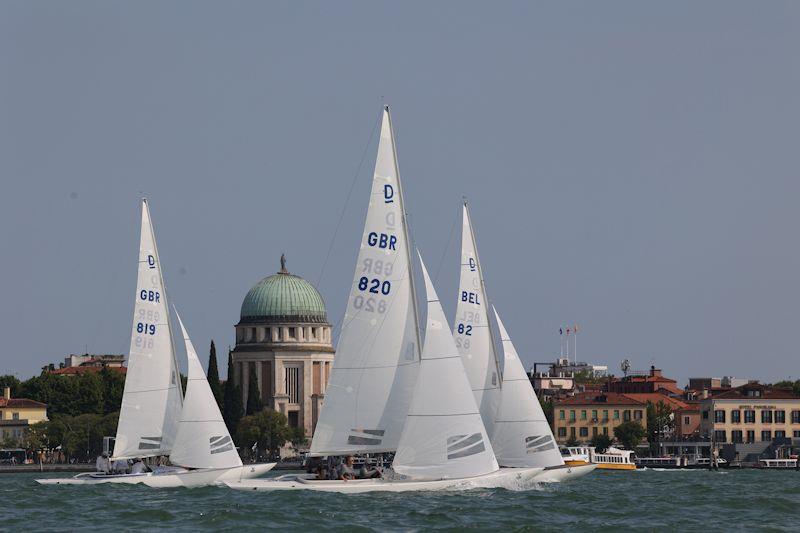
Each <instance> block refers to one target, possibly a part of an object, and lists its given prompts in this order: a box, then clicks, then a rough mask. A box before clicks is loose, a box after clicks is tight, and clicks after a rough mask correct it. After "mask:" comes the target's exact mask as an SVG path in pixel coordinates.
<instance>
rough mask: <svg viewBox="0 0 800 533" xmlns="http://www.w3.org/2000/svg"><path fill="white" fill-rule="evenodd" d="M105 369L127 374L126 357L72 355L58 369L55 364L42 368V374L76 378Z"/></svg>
mask: <svg viewBox="0 0 800 533" xmlns="http://www.w3.org/2000/svg"><path fill="white" fill-rule="evenodd" d="M103 368H110V369H112V370H115V371H117V372H122V373H125V371H126V370H127V368H125V356H124V355H113V354H102V355H95V354H88V353H86V354H82V355H75V354H70V355H68V356H67V357H65V358H64V362H63V363H59V364H58V368H56V366H55V365H54V364H52V363H51V364H49V365H45V366H43V367H42V372H43V373H45V374H56V375H62V376H74V375H78V374H88V373H96V372H100V370H102V369H103Z"/></svg>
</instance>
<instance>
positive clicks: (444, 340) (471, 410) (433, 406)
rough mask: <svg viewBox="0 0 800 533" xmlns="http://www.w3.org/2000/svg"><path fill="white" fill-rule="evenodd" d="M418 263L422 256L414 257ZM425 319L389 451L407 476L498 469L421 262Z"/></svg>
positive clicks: (481, 472) (467, 473)
mask: <svg viewBox="0 0 800 533" xmlns="http://www.w3.org/2000/svg"><path fill="white" fill-rule="evenodd" d="M420 262H422V258H420ZM422 273H423V276H424V277H425V292H426V294H427V300H428V320H427V325H426V327H425V346H424V348H423V350H422V357H421V360H420V366H419V373H418V376H417V385H416V388H415V390H414V398H413V400H412V402H411V408H410V410H409V413H408V418H407V419H406V424H405V428H404V429H403V436H402V438H401V439H400V444H399V446H398V448H397V453H396V454H395V458H394V463H393V465H392V466H393V468H394V470H395V472H397V473H400V474H403V475H407V476H409V477H411V478H413V479H446V478H448V479H449V478H467V477H474V476H480V475H484V474H488V473H490V472H494V471H495V470H497V469H498V466H497V460H496V459H495V457H494V453H493V451H492V444H491V442H490V441H489V437H488V435H487V434H486V428H485V427H484V425H483V421H482V420H481V415H480V412H479V411H478V406H477V405H476V403H475V398H474V396H473V394H472V391H471V389H470V385H469V381H468V380H467V377H466V375H465V374H464V365H463V363H462V362H461V361H462V359H461V356H460V355H459V353H458V350H457V349H456V345H455V341H454V340H453V336H452V335H451V334H450V328H449V326H448V324H447V319H446V318H445V316H444V311H442V306H441V304H440V303H439V298H438V296H437V295H436V291H435V290H434V288H433V284H432V283H431V280H430V277H429V276H428V272H427V271H426V270H425V265H424V264H423V265H422Z"/></svg>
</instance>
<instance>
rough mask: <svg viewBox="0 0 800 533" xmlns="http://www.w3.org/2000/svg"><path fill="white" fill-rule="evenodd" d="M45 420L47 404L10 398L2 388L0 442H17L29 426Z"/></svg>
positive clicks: (26, 399) (9, 390)
mask: <svg viewBox="0 0 800 533" xmlns="http://www.w3.org/2000/svg"><path fill="white" fill-rule="evenodd" d="M46 420H47V404H44V403H42V402H37V401H35V400H29V399H28V398H12V397H11V388H10V387H5V388H3V397H2V398H0V440H9V439H10V440H19V439H21V438H22V437H23V436H24V435H25V432H26V431H27V429H28V427H29V426H30V425H31V424H35V423H37V422H44V421H46Z"/></svg>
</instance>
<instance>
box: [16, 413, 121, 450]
mask: <svg viewBox="0 0 800 533" xmlns="http://www.w3.org/2000/svg"><path fill="white" fill-rule="evenodd" d="M118 420H119V413H118V412H114V413H109V414H107V415H99V414H94V413H86V414H81V415H78V416H70V415H54V416H53V418H52V419H51V420H48V421H46V422H39V423H38V424H34V425H33V426H32V427H31V428H30V435H31V437H30V440H29V442H28V446H29V447H30V448H32V449H35V448H37V447H42V446H45V447H49V448H55V447H57V446H61V449H62V451H63V452H64V454H65V455H66V456H67V458H70V457H75V458H78V459H81V460H88V461H91V460H92V459H93V458H95V457H97V456H98V455H99V454H100V453H101V452H102V451H103V437H108V436H113V435H115V434H116V432H117V421H118Z"/></svg>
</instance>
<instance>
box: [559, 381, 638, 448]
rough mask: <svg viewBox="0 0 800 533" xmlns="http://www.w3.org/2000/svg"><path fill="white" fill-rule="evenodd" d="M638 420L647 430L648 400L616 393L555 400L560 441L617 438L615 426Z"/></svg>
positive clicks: (588, 394) (582, 395) (583, 395)
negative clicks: (596, 436) (597, 436)
mask: <svg viewBox="0 0 800 533" xmlns="http://www.w3.org/2000/svg"><path fill="white" fill-rule="evenodd" d="M631 420H633V421H635V422H638V423H639V424H641V425H642V427H644V428H645V429H647V402H646V401H641V400H637V399H635V398H632V397H630V396H628V395H626V394H618V393H614V392H605V393H600V394H597V393H587V394H576V395H575V396H573V397H570V398H564V399H560V400H556V401H555V402H554V403H553V432H554V433H555V436H556V441H557V442H558V443H559V444H564V443H566V442H567V441H569V440H570V439H576V440H578V441H579V442H588V441H589V440H591V438H592V437H593V436H595V435H598V434H602V435H608V436H609V437H611V438H612V439H613V438H614V428H615V427H617V426H618V425H620V424H622V423H623V422H628V421H631Z"/></svg>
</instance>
